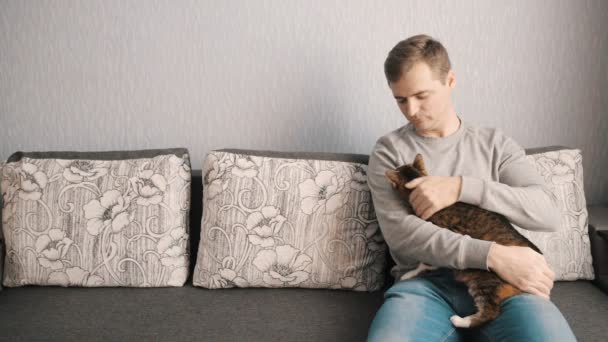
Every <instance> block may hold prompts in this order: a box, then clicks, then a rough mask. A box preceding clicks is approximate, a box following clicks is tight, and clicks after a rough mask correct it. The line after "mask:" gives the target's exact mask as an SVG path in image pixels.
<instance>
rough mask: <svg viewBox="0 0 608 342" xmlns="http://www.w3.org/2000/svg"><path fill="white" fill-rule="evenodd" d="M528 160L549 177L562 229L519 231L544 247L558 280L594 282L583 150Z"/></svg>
mask: <svg viewBox="0 0 608 342" xmlns="http://www.w3.org/2000/svg"><path fill="white" fill-rule="evenodd" d="M527 158H528V159H529V160H530V161H532V162H534V164H535V165H536V169H537V170H538V172H539V173H540V174H541V175H542V176H543V177H544V178H545V182H546V184H547V186H548V188H549V195H550V196H552V197H553V198H554V199H555V200H556V202H557V204H558V206H559V208H560V209H561V212H562V230H561V231H559V232H531V231H528V230H525V229H522V228H520V227H517V226H516V228H517V230H518V231H519V232H521V233H522V234H523V235H524V236H526V237H527V238H528V239H530V241H532V242H534V244H536V246H538V248H540V250H541V251H542V252H543V254H544V256H545V258H546V260H547V263H548V264H549V266H550V267H551V269H552V270H553V271H554V272H555V279H556V280H576V279H593V278H594V272H593V266H592V260H591V247H590V245H589V232H588V226H587V222H588V216H587V205H586V203H585V193H584V183H583V161H582V159H583V157H582V155H581V151H580V150H578V149H561V150H558V151H549V152H542V153H534V154H530V155H528V156H527Z"/></svg>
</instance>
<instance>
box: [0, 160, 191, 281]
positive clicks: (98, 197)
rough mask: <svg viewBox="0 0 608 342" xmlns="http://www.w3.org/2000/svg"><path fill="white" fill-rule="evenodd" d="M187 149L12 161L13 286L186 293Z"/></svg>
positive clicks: (7, 214)
mask: <svg viewBox="0 0 608 342" xmlns="http://www.w3.org/2000/svg"><path fill="white" fill-rule="evenodd" d="M187 153H188V151H187V150H186V149H172V150H145V151H125V152H88V153H87V152H83V153H78V152H32V153H22V152H18V153H15V154H13V156H11V157H10V158H9V160H8V162H7V164H6V165H5V167H4V169H3V171H4V172H3V177H2V180H1V189H2V194H3V199H4V208H3V211H2V221H3V226H2V229H3V231H4V237H5V243H6V258H5V267H4V268H5V273H4V285H5V286H22V285H28V284H33V285H60V286H132V287H161V286H182V285H183V284H184V282H185V281H186V278H187V275H188V264H189V258H188V248H189V242H188V219H189V217H188V214H189V210H190V203H189V202H190V183H191V176H190V161H189V157H188V154H187Z"/></svg>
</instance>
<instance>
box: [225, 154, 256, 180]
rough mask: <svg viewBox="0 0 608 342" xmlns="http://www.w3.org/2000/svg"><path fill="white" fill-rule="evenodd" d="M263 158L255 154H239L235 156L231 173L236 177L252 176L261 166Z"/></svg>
mask: <svg viewBox="0 0 608 342" xmlns="http://www.w3.org/2000/svg"><path fill="white" fill-rule="evenodd" d="M262 162H263V159H262V158H260V157H255V156H241V157H238V158H236V160H235V162H234V167H233V168H232V174H233V175H235V176H238V177H247V178H254V177H255V176H257V175H258V169H259V168H260V167H261V166H262Z"/></svg>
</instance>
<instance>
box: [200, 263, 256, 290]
mask: <svg viewBox="0 0 608 342" xmlns="http://www.w3.org/2000/svg"><path fill="white" fill-rule="evenodd" d="M210 285H211V286H210V288H212V289H223V288H230V287H235V286H238V287H248V286H249V283H248V282H247V280H245V279H244V278H243V277H240V276H239V275H238V274H237V273H236V272H235V271H234V270H232V269H230V268H220V269H219V270H218V273H217V274H214V275H213V276H212V277H211V281H210Z"/></svg>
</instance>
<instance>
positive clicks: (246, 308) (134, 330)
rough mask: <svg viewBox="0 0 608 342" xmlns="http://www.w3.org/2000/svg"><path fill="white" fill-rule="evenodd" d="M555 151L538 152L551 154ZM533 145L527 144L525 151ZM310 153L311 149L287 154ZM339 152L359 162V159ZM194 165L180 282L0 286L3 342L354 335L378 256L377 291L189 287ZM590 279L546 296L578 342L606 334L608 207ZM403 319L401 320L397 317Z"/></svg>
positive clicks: (376, 301) (558, 286)
mask: <svg viewBox="0 0 608 342" xmlns="http://www.w3.org/2000/svg"><path fill="white" fill-rule="evenodd" d="M557 148H559V147H548V148H543V149H540V150H543V151H551V150H554V149H557ZM538 151H539V149H534V150H533V149H528V150H526V152H527V153H532V152H538ZM294 155H296V156H306V157H309V158H310V157H313V158H314V157H315V156H316V154H311V153H308V154H306V153H300V154H298V153H296V154H294ZM340 158H342V159H344V158H346V159H352V160H361V161H364V162H366V161H367V156H365V155H345V154H343V155H340ZM202 184H203V177H202V173H201V170H193V171H192V191H191V202H190V203H191V208H190V209H191V210H190V214H189V215H190V241H191V242H190V244H189V248H190V258H191V262H190V265H189V267H190V273H189V274H190V276H189V278H188V280H187V282H186V285H184V286H183V287H162V288H131V287H121V288H113V287H112V288H110V287H92V288H82V287H70V288H64V287H54V286H23V287H5V288H4V289H3V290H2V291H0V340H2V341H32V340H40V341H81V340H83V341H84V340H86V341H97V340H99V341H137V340H145V341H189V340H203V341H363V340H365V338H366V335H367V330H368V328H369V326H370V324H371V322H372V320H373V318H374V315H375V313H376V311H377V310H378V309H379V308H380V306H381V305H382V302H383V293H384V292H385V291H386V290H387V289H388V288H389V287H390V286H391V285H392V283H393V282H394V279H393V278H392V276H391V273H390V269H391V267H392V265H394V262H392V260H391V257H390V254H389V253H388V252H387V253H386V261H387V264H386V266H387V267H386V272H385V277H386V278H385V282H384V286H383V288H382V289H381V290H377V291H372V292H366V291H344V290H334V289H309V288H273V289H268V288H229V289H205V288H200V287H195V286H193V285H192V274H193V271H194V267H195V263H196V257H197V254H198V247H199V244H198V241H199V239H200V232H201V218H202V214H203V213H202V210H201V208H202V207H203V206H202V203H203V198H202V194H203V192H202V191H201V189H202ZM588 212H589V240H590V244H591V253H592V256H593V270H594V273H595V279H593V280H576V281H559V282H556V283H555V287H554V289H553V291H552V297H551V299H552V301H553V302H554V303H555V304H556V305H557V306H558V307H559V308H560V310H561V311H562V312H563V314H564V316H565V317H566V319H567V320H568V322H569V323H570V326H571V327H572V329H573V331H574V334H575V335H576V336H577V338H578V340H580V341H605V340H606V338H607V336H608V209H606V208H605V207H603V206H589V207H588ZM404 319H406V318H404Z"/></svg>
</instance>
